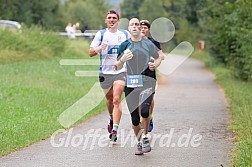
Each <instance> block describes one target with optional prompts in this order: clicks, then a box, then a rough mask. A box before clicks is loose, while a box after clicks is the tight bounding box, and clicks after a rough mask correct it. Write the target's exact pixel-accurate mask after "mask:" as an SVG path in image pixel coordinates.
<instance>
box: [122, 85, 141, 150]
mask: <svg viewBox="0 0 252 167" xmlns="http://www.w3.org/2000/svg"><path fill="white" fill-rule="evenodd" d="M125 97H126V102H127V106H128V109H129V111H130V115H131V122H132V129H133V131H134V133H135V135H136V138H137V150H136V152H135V155H142V154H143V150H142V143H141V127H140V115H139V91H136V89H131V88H125Z"/></svg>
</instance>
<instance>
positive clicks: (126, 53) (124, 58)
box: [120, 49, 133, 63]
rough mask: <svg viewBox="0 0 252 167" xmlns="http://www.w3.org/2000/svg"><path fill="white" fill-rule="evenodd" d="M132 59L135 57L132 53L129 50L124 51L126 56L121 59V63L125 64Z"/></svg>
mask: <svg viewBox="0 0 252 167" xmlns="http://www.w3.org/2000/svg"><path fill="white" fill-rule="evenodd" d="M132 57H133V54H132V52H131V51H130V50H129V49H126V50H125V51H124V54H123V56H122V57H121V59H120V61H121V62H123V63H125V62H126V61H128V60H130V59H132Z"/></svg>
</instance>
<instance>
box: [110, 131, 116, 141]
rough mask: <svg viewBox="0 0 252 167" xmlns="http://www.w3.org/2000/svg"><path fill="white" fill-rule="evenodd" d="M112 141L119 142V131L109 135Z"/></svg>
mask: <svg viewBox="0 0 252 167" xmlns="http://www.w3.org/2000/svg"><path fill="white" fill-rule="evenodd" d="M109 139H110V141H113V142H116V140H117V131H115V130H112V132H111V133H110V134H109Z"/></svg>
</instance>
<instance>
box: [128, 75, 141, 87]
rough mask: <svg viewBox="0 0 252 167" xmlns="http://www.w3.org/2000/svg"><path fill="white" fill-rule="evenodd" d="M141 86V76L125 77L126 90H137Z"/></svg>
mask: <svg viewBox="0 0 252 167" xmlns="http://www.w3.org/2000/svg"><path fill="white" fill-rule="evenodd" d="M142 86H143V77H142V75H127V87H128V88H137V87H142Z"/></svg>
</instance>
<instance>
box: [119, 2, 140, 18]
mask: <svg viewBox="0 0 252 167" xmlns="http://www.w3.org/2000/svg"><path fill="white" fill-rule="evenodd" d="M143 2H144V0H124V1H123V3H122V4H121V5H120V9H121V17H122V18H127V19H131V18H134V17H135V18H139V17H140V14H139V8H140V7H141V5H142V3H143Z"/></svg>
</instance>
